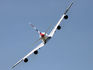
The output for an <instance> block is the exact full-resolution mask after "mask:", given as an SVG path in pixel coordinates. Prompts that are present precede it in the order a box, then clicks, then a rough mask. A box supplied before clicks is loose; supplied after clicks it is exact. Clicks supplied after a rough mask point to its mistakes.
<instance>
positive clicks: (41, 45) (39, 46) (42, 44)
mask: <svg viewBox="0 0 93 70" xmlns="http://www.w3.org/2000/svg"><path fill="white" fill-rule="evenodd" d="M43 46H44V43H43V42H42V43H41V44H39V45H38V46H37V47H36V48H35V49H33V50H32V51H31V52H30V53H28V54H27V55H26V56H25V57H23V58H22V59H21V60H19V61H18V62H17V63H16V64H15V65H13V66H12V67H11V69H12V68H14V67H15V66H16V65H18V64H19V63H20V62H21V61H23V60H25V59H26V58H28V57H29V56H30V55H31V54H32V53H33V52H34V51H36V50H38V49H39V48H41V47H43Z"/></svg>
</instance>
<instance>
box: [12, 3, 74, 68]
mask: <svg viewBox="0 0 93 70" xmlns="http://www.w3.org/2000/svg"><path fill="white" fill-rule="evenodd" d="M72 4H73V2H72V3H71V4H70V6H69V7H68V8H67V10H66V11H65V13H64V14H63V16H62V17H61V18H60V20H59V21H58V23H57V24H56V25H55V27H54V28H53V30H52V31H51V32H50V34H49V35H48V34H47V32H48V30H49V29H50V27H51V26H52V24H51V25H50V27H49V28H48V29H47V31H46V32H45V33H42V32H40V31H39V30H38V29H36V28H35V27H34V26H33V25H32V24H31V23H30V22H29V24H30V25H31V26H32V27H33V28H34V29H35V30H36V31H37V32H38V33H39V35H40V39H39V40H42V43H40V44H39V45H38V46H37V47H36V48H35V49H33V50H32V51H31V52H30V53H28V54H27V55H26V56H25V57H23V58H22V59H21V60H19V61H18V62H17V63H16V64H15V65H13V66H12V67H11V69H12V68H14V67H15V66H16V65H18V64H19V63H20V62H21V61H24V62H28V57H29V56H30V55H31V54H32V53H34V54H38V51H37V50H38V49H40V48H41V47H43V46H44V45H45V44H46V43H47V42H48V41H49V40H50V39H51V38H52V37H53V35H54V33H55V32H56V29H58V30H60V29H61V26H60V23H61V21H62V20H63V19H68V15H66V13H67V12H68V10H69V9H70V7H71V6H72ZM39 40H37V41H36V42H35V43H34V44H36V43H37V42H38V41H39ZM34 44H33V45H34ZM33 45H32V46H33Z"/></svg>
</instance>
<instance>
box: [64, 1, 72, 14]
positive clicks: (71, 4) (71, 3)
mask: <svg viewBox="0 0 93 70" xmlns="http://www.w3.org/2000/svg"><path fill="white" fill-rule="evenodd" d="M72 4H73V1H72V3H71V4H70V6H69V7H68V8H67V10H66V11H65V13H64V14H66V13H67V12H68V10H69V9H70V7H71V6H72Z"/></svg>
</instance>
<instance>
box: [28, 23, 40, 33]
mask: <svg viewBox="0 0 93 70" xmlns="http://www.w3.org/2000/svg"><path fill="white" fill-rule="evenodd" d="M29 24H30V25H31V26H32V27H33V28H34V29H35V30H36V31H37V32H38V33H39V34H41V32H40V31H39V30H38V29H36V28H35V27H34V26H33V25H32V24H31V23H30V22H29Z"/></svg>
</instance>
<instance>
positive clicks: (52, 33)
mask: <svg viewBox="0 0 93 70" xmlns="http://www.w3.org/2000/svg"><path fill="white" fill-rule="evenodd" d="M72 4H73V2H72V3H71V4H70V6H69V7H68V8H67V10H66V11H65V13H64V14H63V16H62V17H61V18H60V20H59V21H58V23H57V24H56V26H55V27H54V29H53V30H52V31H51V33H50V34H49V36H51V37H52V36H53V35H54V33H55V31H56V29H57V27H58V25H59V24H60V23H61V21H62V20H63V19H64V16H66V13H67V12H68V10H69V9H70V7H71V6H72Z"/></svg>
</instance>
